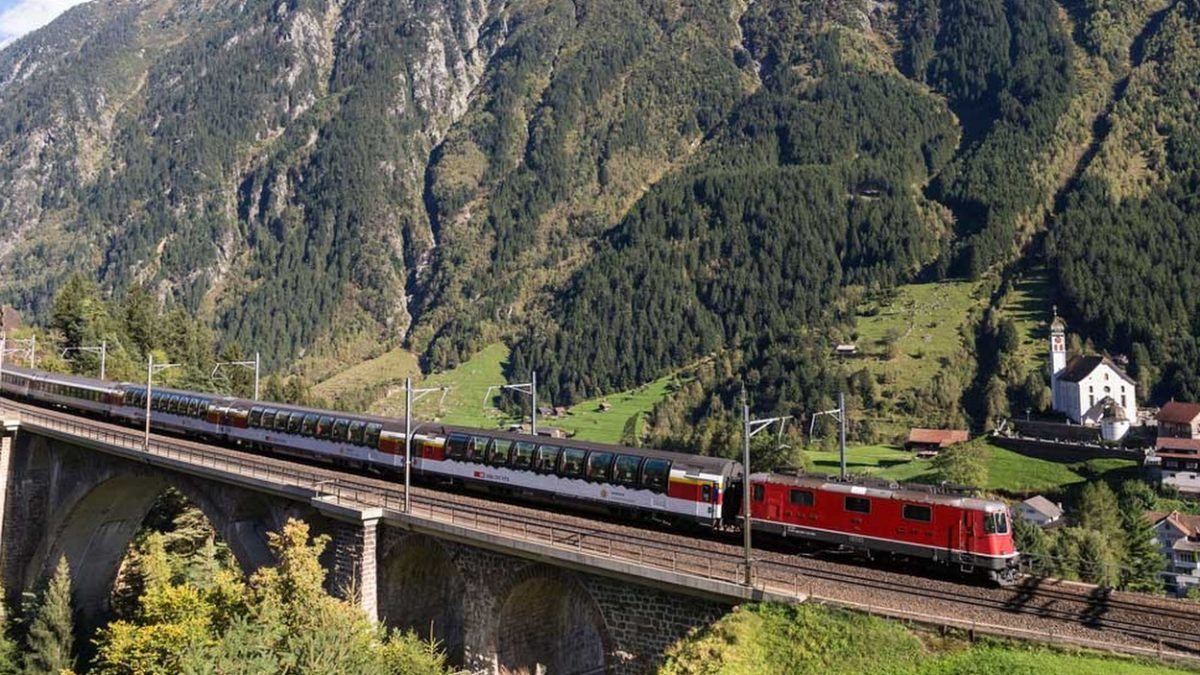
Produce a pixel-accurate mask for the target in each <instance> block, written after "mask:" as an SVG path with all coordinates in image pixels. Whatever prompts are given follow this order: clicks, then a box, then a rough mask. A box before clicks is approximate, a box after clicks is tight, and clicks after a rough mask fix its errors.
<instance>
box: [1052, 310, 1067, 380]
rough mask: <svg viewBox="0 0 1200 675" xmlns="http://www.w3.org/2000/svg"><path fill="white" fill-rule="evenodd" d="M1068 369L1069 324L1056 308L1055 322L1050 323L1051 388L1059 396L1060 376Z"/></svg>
mask: <svg viewBox="0 0 1200 675" xmlns="http://www.w3.org/2000/svg"><path fill="white" fill-rule="evenodd" d="M1066 367H1067V322H1065V321H1063V320H1062V317H1060V316H1059V315H1058V307H1055V308H1054V320H1053V321H1051V322H1050V388H1051V389H1052V390H1053V391H1054V394H1055V397H1056V398H1057V395H1058V374H1059V373H1061V372H1062V369H1063V368H1066Z"/></svg>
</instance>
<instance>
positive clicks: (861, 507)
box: [846, 497, 871, 513]
mask: <svg viewBox="0 0 1200 675" xmlns="http://www.w3.org/2000/svg"><path fill="white" fill-rule="evenodd" d="M846 510H847V511H853V512H855V513H870V512H871V500H870V499H867V498H866V497H846Z"/></svg>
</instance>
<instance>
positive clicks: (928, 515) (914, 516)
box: [902, 504, 933, 523]
mask: <svg viewBox="0 0 1200 675" xmlns="http://www.w3.org/2000/svg"><path fill="white" fill-rule="evenodd" d="M902 515H903V516H904V519H905V520H915V521H917V522H919V523H930V522H933V509H932V508H930V507H928V506H920V505H918V504H905V505H904V508H903V509H902Z"/></svg>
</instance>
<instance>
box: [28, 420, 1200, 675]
mask: <svg viewBox="0 0 1200 675" xmlns="http://www.w3.org/2000/svg"><path fill="white" fill-rule="evenodd" d="M5 405H8V406H11V407H12V408H14V409H17V410H19V411H23V412H24V413H25V414H29V415H41V416H45V417H50V418H55V419H59V420H67V421H70V422H72V423H75V424H86V425H89V426H92V427H94V428H103V429H108V430H109V431H111V432H112V433H122V434H125V435H129V434H130V433H131V431H130V430H129V429H128V428H126V427H122V426H119V425H112V424H108V423H106V422H100V421H97V420H93V419H88V418H80V417H76V416H74V415H71V414H69V413H66V412H62V411H58V410H50V409H45V408H39V407H32V406H25V405H22V404H13V403H11V402H9V401H7V400H6V401H5ZM156 438H163V439H164V440H165V441H166V442H168V443H171V444H179V445H184V446H187V447H190V448H192V449H193V450H198V451H203V452H205V453H207V454H210V455H219V456H221V457H224V458H226V459H228V460H230V461H238V462H247V463H257V464H267V465H272V466H276V467H280V468H284V467H288V466H295V465H296V462H295V461H293V460H285V459H280V458H278V457H273V456H265V455H261V454H255V453H249V452H246V451H243V450H237V449H233V448H227V447H221V446H214V445H208V444H204V443H199V442H196V441H192V440H188V439H179V438H171V437H156ZM305 466H306V471H307V472H308V473H314V474H317V475H320V476H323V477H325V478H326V479H327V480H328V481H329V482H331V483H334V482H336V483H337V484H339V485H341V486H345V487H346V488H347V489H351V490H353V491H361V492H362V493H364V494H370V493H374V494H381V495H390V496H391V497H393V498H402V496H403V487H402V486H399V485H397V484H396V483H395V482H394V481H392V480H388V479H386V478H378V477H371V476H366V475H362V474H360V473H349V472H346V471H343V470H338V469H333V468H328V467H325V466H323V465H311V464H306V465H305ZM411 499H412V503H413V505H414V512H415V513H417V514H420V513H421V511H422V510H426V511H428V512H429V513H436V512H452V513H457V514H459V516H460V517H462V518H463V520H464V521H470V522H473V523H475V524H476V526H488V525H495V526H499V525H504V526H506V527H508V530H507V531H511V530H512V529H513V526H514V524H517V525H519V526H520V528H522V529H523V531H524V532H526V533H527V534H529V535H530V536H534V537H539V538H540V539H541V540H549V541H551V542H552V543H555V544H558V545H564V546H571V547H577V548H578V549H579V550H581V551H587V552H590V553H595V554H600V555H608V556H611V557H620V558H625V559H629V560H638V561H640V562H642V563H644V564H650V565H657V566H660V567H667V568H672V569H675V570H677V571H681V572H690V573H694V574H697V575H699V576H705V575H707V576H709V577H710V578H711V577H716V576H723V577H732V578H737V577H738V575H739V573H740V570H742V566H743V558H742V549H741V548H740V546H739V545H738V544H737V542H736V541H734V537H733V536H732V535H730V534H728V533H720V532H716V533H707V534H704V535H702V536H701V534H700V533H697V534H696V535H694V536H693V535H685V534H681V533H679V532H677V531H673V530H668V529H665V528H656V527H654V526H653V525H647V524H631V523H628V522H624V521H615V520H613V519H611V518H605V517H596V516H584V515H580V514H576V513H563V512H561V511H556V510H553V509H550V508H547V507H544V506H535V505H530V504H525V503H514V502H509V501H497V500H494V499H490V498H484V497H480V496H476V495H474V494H469V493H464V492H460V491H443V490H439V489H433V488H429V487H423V486H419V487H414V488H413V491H412V495H411ZM785 548H786V547H784V546H779V545H774V546H769V547H766V548H756V549H755V555H756V561H755V566H754V567H755V576H756V579H758V580H762V579H770V580H774V581H777V582H780V583H787V582H789V581H790V582H791V583H793V584H795V585H797V586H800V587H801V588H802V589H803V591H804V592H805V593H807V594H808V595H809V596H810V598H811V599H814V600H818V601H822V602H829V603H833V604H839V605H844V606H854V607H867V608H871V609H873V610H875V611H878V612H880V613H892V614H893V615H903V614H916V615H919V616H924V617H930V618H937V617H944V618H945V619H947V620H949V619H953V620H955V621H956V622H957V623H958V624H959V625H962V624H963V623H964V622H970V623H971V624H975V623H978V624H979V625H989V626H1006V627H1011V628H1012V629H1013V630H1014V632H1021V633H1023V634H1026V635H1028V634H1042V635H1047V636H1054V637H1059V638H1073V639H1077V640H1081V641H1087V642H1091V643H1103V644H1108V645H1111V646H1113V647H1114V648H1116V647H1121V646H1127V647H1132V648H1137V649H1140V650H1142V651H1143V652H1146V651H1159V652H1174V653H1175V654H1176V655H1178V656H1185V657H1186V656H1192V657H1200V631H1198V630H1197V627H1198V626H1200V606H1193V605H1190V604H1187V603H1183V602H1179V601H1174V600H1169V599H1166V598H1155V597H1151V596H1141V595H1136V594H1128V593H1119V592H1113V591H1109V590H1107V589H1100V588H1097V587H1094V586H1088V585H1084V584H1073V583H1066V582H1060V581H1057V580H1050V579H1039V578H1027V579H1025V580H1024V581H1023V582H1022V583H1021V584H1019V585H1017V586H1014V587H1009V588H994V587H984V586H980V585H978V584H971V583H962V582H960V581H953V580H948V579H944V578H937V577H928V576H921V575H914V574H909V573H905V572H902V571H896V570H891V569H886V568H882V567H880V566H877V565H873V564H848V563H844V562H839V561H836V560H831V559H830V556H829V555H827V554H821V553H814V552H807V551H806V552H793V551H788V550H785ZM928 622H929V623H935V622H934V621H928Z"/></svg>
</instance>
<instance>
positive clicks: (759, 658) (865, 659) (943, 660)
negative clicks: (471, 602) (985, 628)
mask: <svg viewBox="0 0 1200 675" xmlns="http://www.w3.org/2000/svg"><path fill="white" fill-rule="evenodd" d="M658 672H659V673H660V675H701V674H705V675H709V674H716V673H722V674H729V675H742V674H745V675H751V674H757V673H789V674H792V675H808V674H810V673H811V674H813V675H816V674H818V673H819V674H821V675H858V674H859V673H873V674H878V675H951V674H960V673H970V674H972V675H1042V674H1048V675H1057V674H1062V675H1153V674H1160V675H1173V674H1180V673H1187V672H1194V671H1187V670H1180V669H1173V668H1170V667H1168V666H1166V665H1163V664H1159V663H1152V662H1148V661H1135V660H1131V659H1122V658H1116V657H1111V656H1106V655H1100V654H1098V653H1090V652H1076V651H1060V650H1055V649H1050V648H1046V647H1039V646H1027V645H1024V644H1021V643H1008V642H999V641H988V640H985V641H980V642H978V643H968V642H963V641H960V640H956V639H953V638H949V639H945V638H938V637H935V636H933V635H931V634H928V633H914V632H910V631H909V630H908V629H906V628H905V627H904V626H903V625H901V624H900V623H898V622H894V621H888V620H885V619H880V618H877V617H873V616H866V615H862V614H855V613H851V612H845V611H840V610H835V609H829V608H825V607H819V606H815V605H795V606H784V605H743V606H742V607H740V608H738V609H735V610H734V611H733V612H731V613H730V614H728V615H726V616H725V617H723V618H722V619H720V620H719V621H717V622H716V623H715V624H713V625H712V626H710V627H708V628H707V629H705V630H702V631H700V632H697V633H695V634H693V635H691V636H689V637H687V638H685V639H684V640H682V641H680V642H679V643H677V644H676V645H674V646H673V647H672V648H671V649H670V650H669V651H668V653H667V655H666V659H665V660H664V663H663V665H662V666H661V667H660V669H659V671H658Z"/></svg>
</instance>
